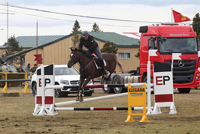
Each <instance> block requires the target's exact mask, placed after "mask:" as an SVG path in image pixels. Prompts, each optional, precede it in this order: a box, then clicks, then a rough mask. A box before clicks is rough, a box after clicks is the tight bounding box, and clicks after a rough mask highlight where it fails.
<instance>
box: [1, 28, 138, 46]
mask: <svg viewBox="0 0 200 134" xmlns="http://www.w3.org/2000/svg"><path fill="white" fill-rule="evenodd" d="M89 34H90V35H92V36H93V37H94V39H95V40H99V41H102V42H106V41H111V42H113V43H114V44H116V45H117V46H118V47H138V41H139V40H138V39H135V38H131V37H127V36H124V35H120V34H117V33H114V32H89ZM70 36H72V34H69V35H44V36H38V46H39V47H44V46H47V45H51V44H53V43H55V42H58V41H60V40H63V39H65V38H68V37H70ZM16 40H17V41H18V42H19V46H20V47H21V46H22V48H32V47H36V36H18V37H16ZM0 48H5V46H0Z"/></svg>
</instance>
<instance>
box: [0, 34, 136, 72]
mask: <svg viewBox="0 0 200 134" xmlns="http://www.w3.org/2000/svg"><path fill="white" fill-rule="evenodd" d="M89 34H90V35H92V36H93V37H94V39H95V40H96V42H97V43H98V44H99V47H100V49H101V48H103V45H104V44H105V42H106V41H110V42H113V43H115V44H116V46H117V48H118V53H117V57H118V59H119V62H120V63H121V64H122V66H123V68H124V70H135V69H136V68H137V67H138V66H139V59H138V58H136V57H135V55H136V54H137V52H138V50H139V48H138V47H139V45H138V41H139V40H138V39H135V38H131V37H127V36H124V35H120V34H117V33H114V32H89ZM16 40H17V41H18V42H19V46H22V47H23V48H24V49H29V48H32V47H36V36H18V37H16ZM38 46H39V48H38V49H37V50H33V51H30V52H28V53H26V56H25V64H28V63H30V64H31V67H32V66H33V64H35V63H36V61H34V59H35V57H34V55H35V54H42V57H43V64H46V65H47V64H51V63H54V64H67V63H68V61H69V58H70V57H69V55H70V53H71V50H70V47H72V46H73V42H72V34H69V35H57V36H38ZM0 49H3V48H0ZM1 51H2V50H1ZM75 67H76V68H79V67H78V65H76V66H75ZM116 71H117V72H118V71H119V68H118V67H117V69H116Z"/></svg>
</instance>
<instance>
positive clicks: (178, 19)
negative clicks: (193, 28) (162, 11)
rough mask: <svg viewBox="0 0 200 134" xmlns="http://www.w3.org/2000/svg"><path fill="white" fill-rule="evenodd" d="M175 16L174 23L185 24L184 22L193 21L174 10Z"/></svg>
mask: <svg viewBox="0 0 200 134" xmlns="http://www.w3.org/2000/svg"><path fill="white" fill-rule="evenodd" d="M172 11H173V15H174V22H184V21H191V19H190V18H188V17H186V16H183V15H182V14H181V13H179V12H177V11H175V10H172Z"/></svg>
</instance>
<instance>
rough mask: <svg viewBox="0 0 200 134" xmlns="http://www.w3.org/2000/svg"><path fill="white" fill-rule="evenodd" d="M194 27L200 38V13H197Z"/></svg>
mask: <svg viewBox="0 0 200 134" xmlns="http://www.w3.org/2000/svg"><path fill="white" fill-rule="evenodd" d="M192 27H193V29H194V31H195V32H196V33H197V38H198V39H200V14H199V13H197V14H196V15H195V17H194V18H193V23H192Z"/></svg>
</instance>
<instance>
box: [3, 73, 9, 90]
mask: <svg viewBox="0 0 200 134" xmlns="http://www.w3.org/2000/svg"><path fill="white" fill-rule="evenodd" d="M7 78H8V76H7V73H5V80H7ZM7 87H8V82H5V86H4V88H3V90H2V92H8V90H7Z"/></svg>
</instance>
